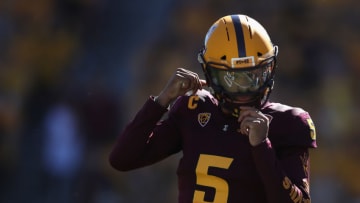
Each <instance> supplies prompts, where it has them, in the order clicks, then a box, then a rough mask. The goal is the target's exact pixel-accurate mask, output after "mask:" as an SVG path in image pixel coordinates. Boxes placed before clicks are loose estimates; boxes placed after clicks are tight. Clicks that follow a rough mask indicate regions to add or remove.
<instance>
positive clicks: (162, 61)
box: [0, 0, 360, 203]
mask: <svg viewBox="0 0 360 203" xmlns="http://www.w3.org/2000/svg"><path fill="white" fill-rule="evenodd" d="M359 11H360V1H357V0H312V1H310V0H274V1H265V0H251V1H250V0H248V1H245V0H243V1H240V0H227V1H220V0H198V1H193V0H183V1H175V0H167V1H164V0H152V1H141V0H131V1H117V0H34V1H26V0H1V1H0V78H1V80H0V202H2V203H23V202H31V203H33V202H34V203H46V202H49V203H50V202H51V203H56V202H59V203H72V202H73V203H115V202H116V203H121V202H126V203H144V202H147V203H152V202H154V203H155V202H157V203H169V202H176V197H177V189H176V184H177V183H176V174H175V170H176V164H177V160H178V158H179V157H178V156H179V155H175V156H173V157H171V158H169V159H167V160H166V161H163V162H161V163H158V164H156V165H153V166H150V167H146V168H143V169H139V170H136V171H132V172H127V173H122V172H117V171H115V170H113V169H112V168H110V166H109V164H108V161H107V156H108V154H109V151H110V149H111V146H112V144H113V142H114V140H115V139H116V137H117V135H118V134H119V131H120V130H121V129H122V128H123V126H124V124H125V123H126V122H128V121H129V119H131V118H132V116H133V115H134V113H135V112H136V111H137V110H138V109H139V108H140V107H141V105H142V104H143V102H144V101H145V100H146V99H147V98H148V96H149V95H150V94H154V95H156V94H157V93H158V92H159V91H160V90H161V88H162V87H163V85H164V84H165V83H166V81H167V79H168V78H169V77H170V75H171V74H172V72H173V71H174V70H175V68H177V67H185V68H189V69H191V70H193V71H196V72H198V73H200V75H201V76H202V74H201V69H200V66H199V65H198V63H197V60H196V54H197V52H198V50H199V49H200V47H201V46H202V43H203V39H204V35H205V33H206V32H207V29H208V28H209V27H210V25H211V24H212V23H213V22H214V21H215V20H216V19H218V18H219V17H221V16H223V15H227V14H233V13H243V14H248V15H250V16H251V17H253V18H255V19H257V20H258V21H259V22H261V23H262V24H263V25H264V27H265V28H266V29H267V30H268V32H269V34H270V36H271V37H272V40H273V41H274V43H275V44H277V45H279V51H280V52H279V54H280V55H279V68H278V70H277V76H276V83H275V90H274V93H273V95H272V96H271V99H272V100H274V101H281V102H284V103H287V104H290V105H294V106H301V107H303V108H304V109H306V110H308V111H309V112H310V113H311V115H312V117H313V120H314V122H315V125H316V126H317V139H318V145H319V148H318V149H317V150H315V151H312V152H311V154H312V157H311V170H312V175H311V191H312V197H313V202H314V203H322V202H327V203H338V202H344V203H359V202H360V176H359V175H358V173H359V172H360V160H359V155H360V125H359V121H360V114H359V113H360V107H359V103H360V92H359V91H360V80H359V78H360V38H359V36H360V20H359V19H360V12H359Z"/></svg>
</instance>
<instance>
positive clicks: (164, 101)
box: [154, 94, 171, 108]
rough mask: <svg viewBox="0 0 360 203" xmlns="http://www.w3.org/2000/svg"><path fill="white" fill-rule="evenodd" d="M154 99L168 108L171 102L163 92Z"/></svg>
mask: <svg viewBox="0 0 360 203" xmlns="http://www.w3.org/2000/svg"><path fill="white" fill-rule="evenodd" d="M154 101H155V102H156V103H158V104H159V105H160V106H162V107H164V108H167V107H168V106H169V104H170V102H171V101H170V100H169V99H167V98H166V97H164V96H163V95H161V94H160V95H159V96H156V97H154Z"/></svg>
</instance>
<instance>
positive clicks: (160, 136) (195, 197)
mask: <svg viewBox="0 0 360 203" xmlns="http://www.w3.org/2000/svg"><path fill="white" fill-rule="evenodd" d="M166 111H167V109H165V108H163V107H161V106H160V105H159V104H157V103H156V102H154V101H153V100H152V99H149V100H148V101H147V102H146V103H145V104H144V106H143V107H142V109H141V110H140V111H139V112H138V113H137V115H136V117H135V118H134V120H133V121H132V122H131V123H129V124H128V125H127V126H126V128H125V130H124V131H123V132H122V134H121V135H120V136H119V138H118V140H117V143H116V145H115V146H114V148H113V151H112V153H111V155H110V163H111V164H112V166H113V167H114V168H116V169H118V170H122V171H126V170H131V169H135V168H139V167H143V166H147V165H150V164H153V163H155V162H158V161H160V160H162V159H164V158H166V157H168V156H170V155H172V154H175V153H178V152H180V151H182V153H183V156H182V158H181V160H180V162H179V166H178V169H177V175H178V187H179V199H178V202H179V203H190V202H215V203H225V202H229V203H241V202H244V203H250V202H251V203H286V202H291V203H293V202H301V203H303V202H310V196H309V172H310V171H309V152H308V148H315V147H316V134H315V127H314V125H313V122H312V120H311V118H310V116H309V114H308V113H307V112H305V111H304V110H302V109H300V108H293V107H289V106H286V105H283V104H279V103H270V102H269V103H267V104H266V105H265V106H264V107H263V108H262V109H261V112H262V113H264V114H265V115H267V116H268V117H269V118H270V120H271V121H270V127H269V134H268V138H267V139H266V140H265V141H264V142H263V143H261V144H260V145H258V146H256V147H252V146H251V145H250V143H249V140H248V137H247V136H245V135H242V134H240V133H239V132H238V131H237V129H238V128H239V126H240V124H239V123H238V122H237V119H234V117H230V116H226V115H224V114H223V113H222V112H221V110H220V108H219V107H218V102H217V100H216V99H215V98H214V97H213V96H212V95H211V94H210V93H209V92H207V91H205V90H201V91H199V92H198V93H197V95H194V96H183V97H179V98H178V100H177V101H176V102H175V104H174V105H173V106H172V108H171V109H170V111H169V114H168V116H167V118H166V119H164V120H163V121H159V120H160V119H161V118H162V117H163V115H164V113H165V112H166Z"/></svg>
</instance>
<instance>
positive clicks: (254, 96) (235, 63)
mask: <svg viewBox="0 0 360 203" xmlns="http://www.w3.org/2000/svg"><path fill="white" fill-rule="evenodd" d="M277 53H278V48H277V46H274V45H273V44H272V42H271V40H270V37H269V35H268V33H267V32H266V30H265V29H264V27H263V26H262V25H261V24H260V23H258V22H257V21H256V20H254V19H252V18H250V17H248V16H246V15H229V16H225V17H222V18H220V19H219V20H217V21H216V22H215V23H214V24H213V25H212V26H211V27H210V29H209V31H208V32H207V34H206V37H205V43H204V48H203V49H202V50H201V51H200V53H199V57H198V59H199V62H200V63H201V65H202V68H203V71H204V74H205V77H206V80H207V82H208V84H209V87H210V88H211V89H212V90H213V94H214V95H215V96H216V98H218V99H219V100H220V101H221V102H222V103H228V104H233V105H234V104H235V105H237V106H239V105H251V106H256V107H261V106H262V105H263V104H264V103H265V102H266V101H267V99H268V97H269V94H270V92H271V90H272V88H273V83H274V81H273V77H274V73H275V67H276V57H277Z"/></svg>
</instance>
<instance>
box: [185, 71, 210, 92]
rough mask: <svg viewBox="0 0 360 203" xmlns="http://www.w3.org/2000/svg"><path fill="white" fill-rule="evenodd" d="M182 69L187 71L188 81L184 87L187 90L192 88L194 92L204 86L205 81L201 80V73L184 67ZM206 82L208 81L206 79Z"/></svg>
mask: <svg viewBox="0 0 360 203" xmlns="http://www.w3.org/2000/svg"><path fill="white" fill-rule="evenodd" d="M182 71H183V72H184V73H185V75H186V78H187V79H188V80H187V81H184V83H183V88H186V89H187V90H191V91H192V92H193V94H194V93H195V92H196V91H197V90H198V89H201V88H202V84H201V83H203V82H201V81H200V78H199V75H198V74H197V73H195V72H192V71H189V70H186V69H182ZM205 83H206V81H205Z"/></svg>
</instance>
